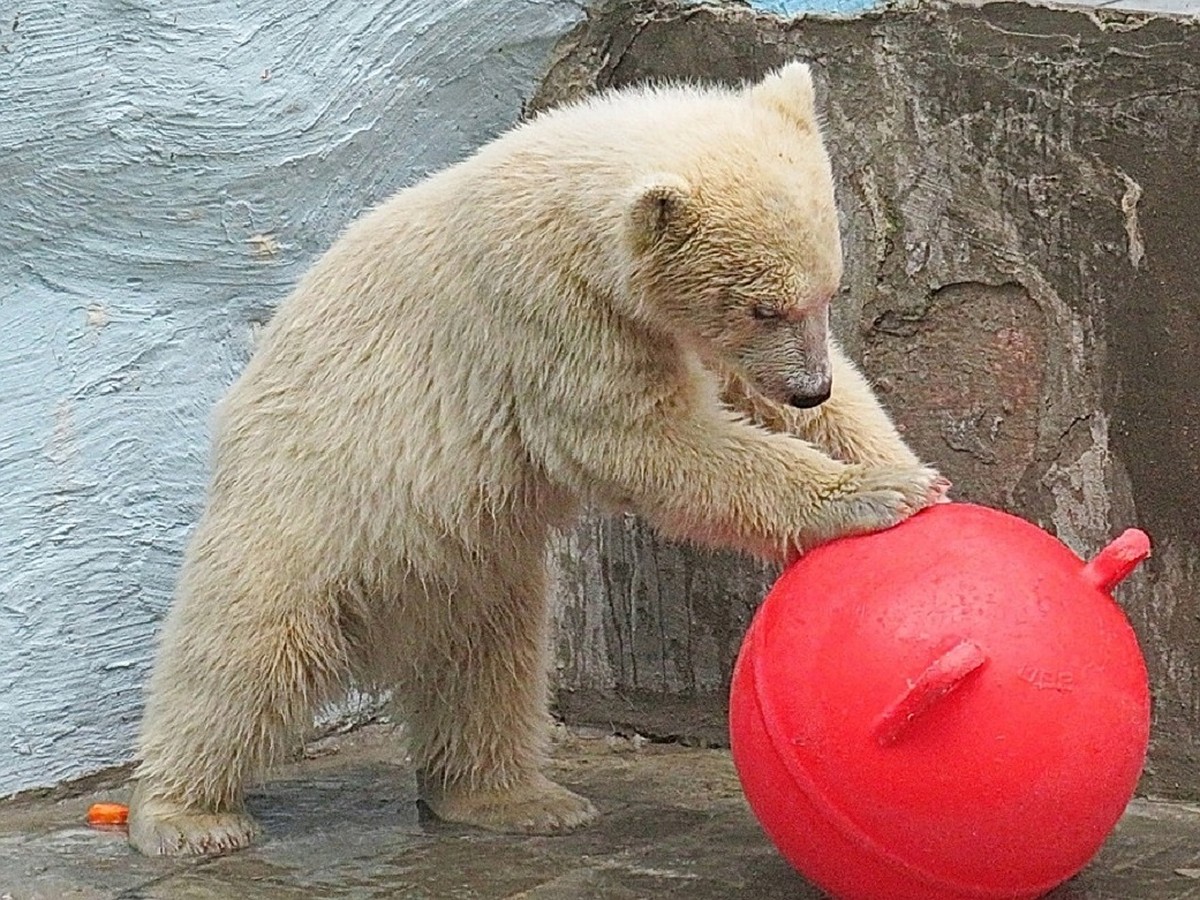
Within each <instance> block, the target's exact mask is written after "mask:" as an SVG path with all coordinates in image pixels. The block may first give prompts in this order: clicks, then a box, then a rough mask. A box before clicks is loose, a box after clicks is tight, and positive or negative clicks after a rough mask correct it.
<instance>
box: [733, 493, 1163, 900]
mask: <svg viewBox="0 0 1200 900" xmlns="http://www.w3.org/2000/svg"><path fill="white" fill-rule="evenodd" d="M1148 555H1149V541H1148V539H1147V538H1146V536H1145V535H1144V534H1143V533H1142V532H1140V531H1136V530H1130V531H1127V532H1126V533H1125V534H1124V535H1122V536H1121V537H1120V538H1119V539H1118V540H1117V541H1115V542H1114V543H1113V544H1112V545H1110V546H1109V547H1108V548H1106V549H1105V550H1104V551H1102V552H1101V553H1100V554H1099V555H1098V556H1097V557H1096V559H1094V560H1093V561H1092V562H1091V563H1088V564H1086V565H1085V564H1084V562H1083V561H1082V560H1081V559H1080V558H1079V557H1077V556H1076V555H1075V554H1074V553H1072V552H1071V551H1070V550H1069V549H1068V548H1067V547H1066V546H1064V545H1063V544H1062V543H1061V542H1059V541H1058V540H1057V539H1055V538H1054V537H1052V536H1051V535H1049V534H1047V533H1046V532H1045V531H1042V530H1041V529H1040V528H1037V527H1036V526H1034V525H1032V524H1030V523H1029V522H1026V521H1024V520H1022V519H1019V518H1016V517H1013V516H1010V515H1007V514H1005V513H1002V512H998V511H996V510H993V509H988V508H985V507H980V506H974V505H971V504H965V503H949V504H943V505H938V506H935V507H933V508H931V509H928V510H926V511H924V512H922V513H919V514H918V515H916V516H914V517H913V518H911V519H909V520H908V521H906V522H905V523H903V524H902V525H899V526H897V527H895V528H892V529H889V530H887V531H883V532H879V533H876V534H872V535H867V536H863V537H853V538H845V539H842V540H838V541H834V542H832V543H830V544H827V545H824V546H822V547H819V548H817V549H815V550H813V551H811V552H810V553H808V554H806V555H805V556H803V557H802V558H801V559H799V560H798V561H797V562H795V563H794V564H792V565H791V566H790V567H789V568H788V569H787V571H785V572H784V574H783V576H782V577H781V578H780V579H779V581H778V582H777V583H776V585H775V586H774V588H773V589H772V590H771V592H770V593H769V594H768V595H767V598H766V600H765V601H764V602H763V604H762V606H761V608H760V609H759V610H758V613H757V615H756V616H755V618H754V621H753V622H752V624H751V626H750V629H749V631H748V633H747V635H746V638H745V641H744V642H743V645H742V649H741V653H740V655H739V657H738V661H737V666H736V668H735V670H734V676H733V685H732V693H731V698H730V733H731V740H732V747H733V758H734V763H735V765H736V767H737V771H738V775H739V777H740V779H741V782H742V787H743V789H744V791H745V794H746V797H747V799H748V800H749V802H750V806H751V808H752V809H753V811H754V813H755V815H756V817H757V818H758V820H759V822H760V823H761V824H762V826H763V828H764V830H765V831H766V832H767V834H768V835H769V836H770V838H771V839H772V841H773V842H774V843H775V845H776V847H778V849H779V851H780V852H781V853H782V854H783V856H784V857H785V858H786V859H787V860H788V861H789V862H791V864H792V865H793V866H794V867H795V868H796V869H797V870H799V871H800V872H801V873H803V874H804V875H805V876H806V877H807V878H809V879H810V880H811V881H812V882H814V883H815V884H817V885H819V886H820V887H821V888H823V889H824V890H825V891H827V892H828V893H830V894H831V895H833V896H834V897H837V898H840V900H980V898H989V900H1001V898H1003V900H1022V898H1034V897H1039V896H1041V895H1042V894H1044V893H1046V892H1048V891H1050V890H1051V889H1053V888H1054V887H1055V886H1057V885H1058V884H1060V883H1062V882H1063V881H1065V880H1066V879H1068V878H1070V877H1071V876H1072V875H1074V874H1075V873H1076V872H1078V871H1079V870H1080V869H1081V868H1082V867H1083V866H1084V865H1085V864H1086V863H1087V862H1088V861H1089V860H1090V859H1091V858H1092V857H1093V856H1094V855H1095V853H1096V852H1097V850H1099V848H1100V846H1101V844H1102V843H1103V842H1104V840H1105V838H1106V837H1107V836H1108V834H1109V833H1110V832H1111V831H1112V829H1113V827H1114V826H1115V825H1116V823H1117V820H1118V819H1119V818H1120V816H1121V813H1122V812H1123V810H1124V809H1125V806H1126V804H1127V803H1128V802H1129V800H1130V798H1131V797H1132V796H1133V792H1134V788H1135V787H1136V784H1137V781H1138V777H1139V775H1140V774H1141V771H1142V766H1143V764H1144V762H1145V757H1146V748H1147V743H1148V740H1149V724H1150V697H1149V690H1148V684H1147V677H1146V667H1145V662H1144V660H1143V657H1142V654H1141V651H1140V649H1139V647H1138V642H1137V639H1136V637H1135V635H1134V633H1133V630H1132V628H1131V627H1130V625H1129V622H1128V620H1127V619H1126V617H1125V615H1124V613H1123V612H1122V610H1121V609H1120V607H1118V606H1117V604H1116V603H1115V602H1114V601H1113V599H1112V597H1111V596H1110V593H1109V592H1110V591H1111V590H1112V588H1113V586H1115V584H1116V583H1117V582H1118V581H1120V579H1121V578H1123V577H1124V576H1125V575H1126V574H1128V573H1129V572H1130V571H1131V570H1132V569H1133V568H1134V567H1135V566H1136V565H1137V564H1138V563H1139V562H1140V561H1141V560H1142V559H1144V558H1145V557H1146V556H1148Z"/></svg>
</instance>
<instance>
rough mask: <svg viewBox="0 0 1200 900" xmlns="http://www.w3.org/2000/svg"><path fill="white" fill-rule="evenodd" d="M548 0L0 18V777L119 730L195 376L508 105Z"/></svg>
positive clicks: (534, 71)
mask: <svg viewBox="0 0 1200 900" xmlns="http://www.w3.org/2000/svg"><path fill="white" fill-rule="evenodd" d="M581 14H582V13H581V11H580V8H579V5H578V4H576V3H572V2H565V0H564V2H560V0H473V2H449V3H447V2H443V0H424V2H416V0H411V2H399V3H395V2H391V3H389V2H383V0H371V2H366V3H342V4H337V3H335V4H319V5H313V4H306V3H298V2H289V0H284V2H271V3H266V2H261V0H238V2H234V0H218V2H207V3H194V2H193V3H188V2H185V3H167V2H162V0H132V2H123V3H116V4H114V3H108V2H102V0H80V2H77V3H70V4H63V3H61V2H50V0H29V2H25V3H22V4H21V5H20V6H19V7H12V8H11V9H10V12H9V13H8V14H6V16H5V18H4V20H3V22H0V111H2V113H0V183H2V184H3V185H4V190H3V192H0V219H2V220H3V222H4V228H3V229H0V481H2V483H3V489H2V490H0V794H4V793H7V792H11V791H14V790H18V789H21V788H25V787H31V786H35V785H45V784H52V783H54V782H56V781H59V780H61V779H63V778H66V777H70V776H73V775H79V774H82V773H86V772H89V771H94V770H96V769H98V768H100V767H103V766H105V765H108V764H112V763H115V762H119V761H122V760H125V759H127V758H128V757H129V754H130V747H131V740H132V736H133V728H134V726H135V723H136V719H137V715H138V712H139V709H140V690H141V684H142V681H143V679H144V676H145V674H146V670H147V666H148V663H149V659H150V653H151V641H152V636H153V634H154V632H155V630H156V627H157V624H158V622H159V620H160V618H161V616H162V614H163V612H164V609H165V606H166V604H167V602H168V599H169V596H170V592H171V589H172V585H173V582H174V578H175V574H176V570H177V567H178V563H179V558H180V552H181V548H182V544H183V541H184V539H185V537H186V535H187V533H188V531H189V529H190V528H191V527H192V525H193V524H194V523H195V521H196V519H197V516H198V514H199V511H200V505H201V502H202V499H203V487H204V479H205V461H206V456H207V443H208V438H207V422H208V416H209V411H210V409H211V406H212V404H213V402H214V401H215V400H216V399H217V397H218V395H219V394H220V393H221V391H222V390H223V389H224V387H225V386H226V385H227V384H228V383H229V382H230V381H231V380H232V378H233V377H234V375H235V374H236V372H237V371H238V370H240V368H241V366H242V365H243V363H244V362H245V359H246V357H247V355H248V353H249V350H250V348H251V344H252V340H253V335H254V332H255V329H256V328H257V327H258V325H259V324H260V323H261V322H262V321H263V320H265V319H266V318H267V316H269V314H270V311H271V309H272V308H273V306H274V304H275V303H276V302H277V301H278V300H279V299H280V297H282V296H283V294H284V293H285V292H286V291H287V290H288V289H289V287H290V286H291V284H292V283H293V282H294V281H295V279H296V278H297V277H298V275H299V274H300V273H301V271H302V270H303V269H304V268H305V267H306V266H307V264H308V263H309V262H310V261H311V260H312V259H313V257H314V256H316V255H317V254H318V253H319V252H320V251H321V250H323V249H324V248H325V247H326V246H327V245H328V244H329V243H330V241H331V240H332V239H333V237H334V236H335V235H336V233H337V232H338V231H339V229H340V228H341V227H342V226H343V225H344V224H345V223H346V222H347V221H348V220H350V219H351V218H352V217H353V216H355V215H356V214H357V213H359V212H360V211H362V210H363V209H364V208H366V207H368V206H370V205H371V204H373V203H375V202H377V201H378V200H380V199H382V198H383V197H384V196H386V195H387V194H388V193H390V192H391V191H393V190H394V189H396V188H398V187H400V186H402V185H404V184H406V183H409V182H411V181H412V180H414V179H415V178H416V177H418V176H419V175H421V174H422V173H424V172H426V171H428V170H430V169H434V168H440V167H441V166H443V165H445V164H447V163H449V162H452V161H454V160H456V159H458V158H460V157H462V156H463V155H465V154H466V153H467V152H469V151H470V150H471V149H473V148H474V147H476V146H478V145H479V144H481V143H483V142H484V141H485V140H487V139H488V138H490V137H492V136H493V135H494V134H496V133H497V132H498V131H500V130H501V129H502V128H504V127H506V126H508V125H509V124H510V123H512V122H513V121H515V120H516V119H517V118H518V117H519V115H520V112H521V107H522V103H523V102H524V101H525V100H526V99H527V97H528V96H529V94H530V93H531V91H532V87H533V85H534V83H535V81H536V79H537V78H538V76H539V75H540V73H541V72H542V70H543V67H544V62H545V58H546V55H547V53H548V52H549V49H550V48H551V47H552V46H553V44H554V42H555V40H556V39H557V38H558V37H560V36H561V35H562V34H563V33H564V32H565V31H566V30H568V29H569V28H570V27H571V26H572V25H573V24H574V23H575V22H576V21H578V19H579V18H580V16H581Z"/></svg>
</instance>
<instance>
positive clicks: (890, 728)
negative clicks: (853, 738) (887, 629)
mask: <svg viewBox="0 0 1200 900" xmlns="http://www.w3.org/2000/svg"><path fill="white" fill-rule="evenodd" d="M985 662H987V657H986V656H985V655H984V653H983V651H982V650H980V649H979V645H978V644H975V643H973V642H971V641H959V642H958V643H957V644H955V645H954V646H953V647H951V648H950V649H949V650H947V651H946V652H945V653H943V654H942V655H941V656H939V657H938V658H937V659H935V660H934V661H933V662H931V663H930V664H929V665H928V666H927V667H926V668H925V671H924V672H922V673H921V674H920V675H919V676H917V678H916V680H915V681H910V682H909V684H908V688H907V690H905V692H904V693H903V694H901V695H900V697H899V698H898V699H896V700H895V701H894V702H893V703H892V705H891V706H889V707H888V708H887V710H885V711H884V713H883V715H881V716H880V717H879V718H878V719H877V720H876V722H875V727H874V729H873V734H874V736H875V740H876V741H877V742H878V744H879V746H880V747H890V746H891V745H892V744H894V743H896V741H898V740H900V738H901V737H903V735H904V732H905V731H907V730H908V727H909V726H910V725H911V724H912V723H913V722H914V721H916V719H917V718H918V717H920V716H921V715H923V714H924V713H926V712H927V711H928V710H929V709H930V707H932V706H933V705H934V704H936V703H937V702H938V701H939V700H941V699H942V698H943V697H945V696H946V695H947V694H949V693H950V692H951V691H953V690H954V689H955V688H956V687H958V686H959V685H960V684H962V682H963V679H964V678H966V677H967V676H968V675H970V674H971V673H972V672H974V671H975V670H976V669H978V668H979V667H980V666H982V665H983V664H984V663H985Z"/></svg>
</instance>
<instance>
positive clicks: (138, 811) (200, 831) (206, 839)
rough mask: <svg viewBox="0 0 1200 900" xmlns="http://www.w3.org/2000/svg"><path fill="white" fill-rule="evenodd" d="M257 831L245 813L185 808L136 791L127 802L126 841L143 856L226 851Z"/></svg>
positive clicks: (249, 840)
mask: <svg viewBox="0 0 1200 900" xmlns="http://www.w3.org/2000/svg"><path fill="white" fill-rule="evenodd" d="M258 833H259V827H258V824H257V823H256V822H255V821H254V819H252V818H251V817H250V816H248V815H246V814H245V813H240V812H220V813H215V812H204V811H203V810H195V809H188V808H186V807H183V806H180V805H178V804H174V803H171V802H169V801H165V800H159V799H153V798H142V797H140V796H139V794H138V793H137V792H135V794H134V798H133V800H132V801H130V804H129V843H130V844H132V845H133V848H134V849H135V850H137V851H138V852H140V853H144V854H145V855H146V856H204V855H210V854H217V853H229V852H231V851H233V850H240V849H242V848H243V847H248V846H249V845H250V844H251V843H252V842H253V841H254V838H255V837H256V836H257V835H258Z"/></svg>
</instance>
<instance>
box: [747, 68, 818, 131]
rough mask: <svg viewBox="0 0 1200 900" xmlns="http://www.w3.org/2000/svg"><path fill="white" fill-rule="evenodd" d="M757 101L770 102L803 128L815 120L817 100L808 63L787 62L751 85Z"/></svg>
mask: <svg viewBox="0 0 1200 900" xmlns="http://www.w3.org/2000/svg"><path fill="white" fill-rule="evenodd" d="M750 96H751V97H752V98H753V99H754V100H755V102H757V103H761V104H763V105H764V106H770V107H771V108H773V109H774V110H775V111H776V112H779V113H781V114H783V115H784V116H785V117H786V118H788V119H791V120H792V121H793V122H795V123H796V124H797V125H799V126H801V127H802V128H805V129H808V128H812V127H813V125H814V124H816V118H817V100H816V95H815V94H814V92H813V82H812V72H811V71H809V68H808V63H802V62H790V63H788V64H787V65H786V66H784V67H783V68H781V69H776V70H775V71H774V72H772V73H771V74H770V75H768V76H767V77H766V78H764V79H763V80H762V81H760V82H759V83H758V84H756V85H754V86H753V87H752V88H750Z"/></svg>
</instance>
